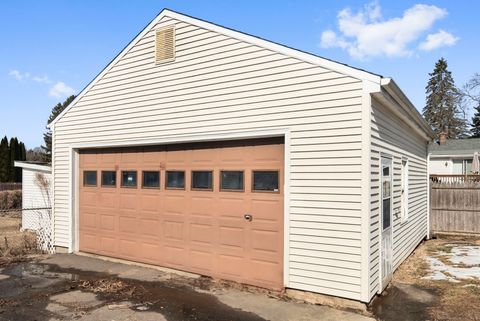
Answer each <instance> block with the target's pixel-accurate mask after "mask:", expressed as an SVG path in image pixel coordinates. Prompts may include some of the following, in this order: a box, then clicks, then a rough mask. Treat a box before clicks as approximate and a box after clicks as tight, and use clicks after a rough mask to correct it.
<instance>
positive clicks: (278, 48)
mask: <svg viewBox="0 0 480 321" xmlns="http://www.w3.org/2000/svg"><path fill="white" fill-rule="evenodd" d="M166 16H167V17H170V18H173V19H176V20H179V21H183V22H186V23H189V24H191V25H195V26H198V27H201V28H204V29H207V30H210V31H214V32H218V33H220V34H223V35H226V36H229V37H232V38H235V39H238V40H240V41H244V42H247V43H250V44H253V45H257V46H259V47H263V48H266V49H270V50H272V51H275V52H278V53H281V54H284V55H287V56H290V57H293V58H297V59H299V60H302V61H305V62H309V63H312V64H315V65H319V66H321V67H324V68H327V69H330V70H333V71H337V72H339V73H342V74H344V75H347V76H351V77H353V78H357V79H361V80H367V81H371V82H374V83H377V84H380V81H381V79H382V76H380V75H377V74H374V73H371V72H368V71H365V70H363V69H360V68H355V67H352V66H349V65H347V64H343V63H340V62H337V61H334V60H331V59H327V58H324V57H321V56H317V55H314V54H311V53H307V52H305V51H301V50H298V49H293V48H290V47H287V46H284V45H281V44H278V43H275V42H272V41H268V40H265V39H263V38H260V37H256V36H252V35H249V34H247V33H243V32H240V31H236V30H233V29H230V28H227V27H223V26H220V25H217V24H214V23H211V22H208V21H205V20H201V19H198V18H194V17H191V16H188V15H185V14H182V13H178V12H175V11H172V10H169V9H163V10H162V11H161V12H160V13H159V14H158V15H157V17H155V19H153V20H152V21H151V22H150V23H149V24H148V25H147V26H146V27H145V28H144V29H143V30H142V31H141V32H140V33H139V34H138V35H137V36H136V37H135V38H134V39H133V40H132V41H130V43H129V44H128V45H127V46H126V47H125V48H123V50H122V51H121V52H120V53H119V54H118V55H117V56H116V57H115V58H113V59H112V60H111V61H110V63H109V64H108V65H107V66H106V67H105V68H104V69H103V70H102V71H101V72H100V73H99V74H98V75H97V76H96V77H95V78H94V79H93V80H92V81H91V82H90V83H89V84H88V85H87V86H86V87H85V88H84V89H83V90H82V91H81V92H80V93H79V94H78V95H77V97H75V99H74V100H73V101H72V102H71V103H70V104H69V105H68V106H67V108H65V109H64V110H63V111H62V112H61V113H60V114H59V115H58V116H57V117H56V118H55V119H54V120H53V121H52V122H51V123H50V124H48V126H47V127H49V128H51V127H53V126H54V125H55V123H56V122H57V121H58V120H59V119H60V118H62V117H63V115H64V114H65V113H67V112H68V110H70V108H72V107H73V106H74V105H75V104H76V103H77V101H78V100H80V98H82V96H83V95H85V93H86V92H87V91H88V90H90V88H92V87H93V86H94V85H95V84H96V83H97V82H98V81H99V80H100V79H101V78H102V77H103V76H104V75H105V74H106V73H108V72H109V71H110V69H111V68H112V67H113V66H114V65H115V64H116V63H117V62H118V61H119V60H120V59H122V58H123V57H124V56H125V55H126V54H127V53H128V52H129V51H130V49H131V48H132V47H133V46H135V45H136V44H137V43H138V41H139V40H140V39H142V38H143V37H144V36H145V34H146V33H147V32H149V31H150V30H151V29H152V28H153V27H154V26H155V25H156V24H157V23H158V22H159V21H160V20H161V19H162V18H163V17H166Z"/></svg>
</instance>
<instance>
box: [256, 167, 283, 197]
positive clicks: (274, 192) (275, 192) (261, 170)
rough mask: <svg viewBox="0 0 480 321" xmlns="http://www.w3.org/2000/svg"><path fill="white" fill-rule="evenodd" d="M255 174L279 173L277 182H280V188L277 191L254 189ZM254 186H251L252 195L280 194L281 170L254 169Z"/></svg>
mask: <svg viewBox="0 0 480 321" xmlns="http://www.w3.org/2000/svg"><path fill="white" fill-rule="evenodd" d="M255 172H277V180H278V182H277V183H278V188H277V191H268V190H258V189H254V183H255V181H254V174H255ZM251 178H252V184H251V186H250V187H251V190H252V193H273V194H280V170H279V169H252V175H251Z"/></svg>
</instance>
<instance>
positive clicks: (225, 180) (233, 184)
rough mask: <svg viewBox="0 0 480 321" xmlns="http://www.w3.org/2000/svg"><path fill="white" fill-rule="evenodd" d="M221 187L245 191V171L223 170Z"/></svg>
mask: <svg viewBox="0 0 480 321" xmlns="http://www.w3.org/2000/svg"><path fill="white" fill-rule="evenodd" d="M220 189H222V190H237V191H243V172H242V171H222V172H221V173H220Z"/></svg>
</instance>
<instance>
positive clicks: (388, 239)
mask: <svg viewBox="0 0 480 321" xmlns="http://www.w3.org/2000/svg"><path fill="white" fill-rule="evenodd" d="M380 176H381V188H380V189H381V193H380V209H381V210H380V212H381V213H380V214H381V215H380V219H381V221H380V225H381V244H382V247H381V256H380V264H381V280H382V283H381V290H383V289H384V288H385V287H386V286H387V284H388V282H390V279H391V278H392V248H393V244H392V243H393V235H392V187H393V185H392V159H391V158H390V157H388V156H383V155H382V157H381V169H380Z"/></svg>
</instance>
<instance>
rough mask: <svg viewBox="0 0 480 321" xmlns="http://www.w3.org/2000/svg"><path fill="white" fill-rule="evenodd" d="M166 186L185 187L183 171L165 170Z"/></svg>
mask: <svg viewBox="0 0 480 321" xmlns="http://www.w3.org/2000/svg"><path fill="white" fill-rule="evenodd" d="M166 186H167V188H181V189H184V188H185V172H184V171H167V177H166Z"/></svg>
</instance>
